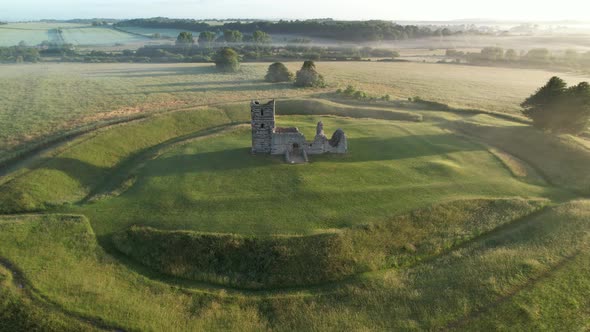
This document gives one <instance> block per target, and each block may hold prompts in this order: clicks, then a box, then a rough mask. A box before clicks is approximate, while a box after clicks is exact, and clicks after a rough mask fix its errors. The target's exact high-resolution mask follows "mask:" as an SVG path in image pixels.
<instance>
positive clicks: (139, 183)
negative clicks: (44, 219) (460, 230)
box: [0, 116, 557, 235]
mask: <svg viewBox="0 0 590 332" xmlns="http://www.w3.org/2000/svg"><path fill="white" fill-rule="evenodd" d="M318 119H320V118H319V117H314V116H282V117H280V118H279V119H278V121H279V123H280V124H281V125H289V126H291V125H292V126H297V127H299V128H300V129H301V130H303V132H304V133H305V134H306V135H307V137H313V133H315V130H314V128H315V123H316V122H317V120H318ZM321 119H322V120H323V122H324V126H325V128H326V131H327V132H328V134H329V132H330V131H331V130H335V129H336V128H342V129H344V131H345V132H346V133H347V134H348V135H349V137H350V139H349V148H350V153H349V154H347V155H344V156H342V155H332V156H330V155H326V156H312V157H311V160H312V163H310V164H308V165H302V166H297V165H296V166H292V165H287V164H285V163H284V162H283V161H282V158H281V157H271V156H255V157H253V156H251V155H250V154H249V146H250V136H249V135H250V134H249V132H250V131H249V130H248V129H247V128H237V129H236V130H234V131H232V132H229V133H226V134H225V135H223V136H220V137H211V138H204V139H201V140H197V141H191V142H188V143H187V144H184V145H179V146H175V147H173V148H171V149H169V150H167V151H164V152H163V153H162V154H161V155H159V156H158V158H156V159H154V160H148V161H146V162H145V164H144V165H143V167H142V168H141V169H139V170H138V171H136V172H135V173H133V174H130V177H133V178H135V179H136V181H135V183H134V185H133V186H132V187H131V188H130V189H129V190H127V191H126V192H125V193H123V194H122V195H121V196H118V197H114V198H111V199H107V200H102V201H98V202H95V203H93V204H89V205H85V206H81V207H80V208H76V209H75V211H77V213H82V214H85V215H88V216H89V218H90V220H91V222H92V223H93V226H94V227H95V231H96V232H97V233H98V234H100V235H103V234H109V233H111V232H114V231H117V230H120V229H122V228H125V227H127V226H128V225H131V224H142V225H149V226H154V227H158V228H164V229H192V230H199V231H206V232H222V233H224V232H232V233H241V234H288V233H290V234H293V233H294V234H310V233H314V232H317V231H321V230H325V229H332V228H344V227H349V226H352V225H358V224H366V223H371V222H376V221H383V220H387V219H388V218H391V217H392V216H394V215H397V214H399V213H403V212H407V211H409V210H412V209H415V208H419V207H425V206H428V205H430V204H433V203H437V202H441V201H448V200H454V199H461V198H470V197H471V198H473V197H476V198H478V197H504V196H522V197H539V196H541V197H542V196H553V195H554V194H557V193H556V192H554V191H553V190H552V189H551V188H548V187H541V186H535V185H530V184H527V183H524V182H521V181H519V180H518V179H516V178H514V177H512V176H511V174H510V172H509V171H508V170H507V169H506V168H505V167H503V164H502V163H501V162H500V161H499V160H498V159H497V158H495V157H494V156H493V155H491V154H490V153H488V151H487V150H486V149H485V148H483V147H482V146H479V145H477V144H473V143H470V142H467V141H465V140H464V139H463V138H461V137H459V136H455V135H453V134H451V133H448V132H446V131H444V130H441V129H439V128H437V127H436V126H433V125H432V124H428V123H414V122H409V123H408V122H392V121H383V120H371V119H362V120H350V119H346V118H336V117H323V118H321ZM0 188H1V187H0ZM7 195H13V194H12V193H10V192H7Z"/></svg>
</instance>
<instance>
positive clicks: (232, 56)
mask: <svg viewBox="0 0 590 332" xmlns="http://www.w3.org/2000/svg"><path fill="white" fill-rule="evenodd" d="M214 60H215V66H216V67H217V69H219V70H220V71H222V72H226V73H231V72H236V71H238V70H239V69H240V56H239V55H238V53H237V52H236V51H235V50H234V49H233V48H230V47H224V48H222V49H220V50H219V51H217V53H216V54H215V57H214Z"/></svg>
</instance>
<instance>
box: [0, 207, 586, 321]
mask: <svg viewBox="0 0 590 332" xmlns="http://www.w3.org/2000/svg"><path fill="white" fill-rule="evenodd" d="M0 229H1V232H0V240H1V242H2V243H3V245H2V246H1V247H0V256H2V257H5V258H8V259H10V260H12V261H16V262H19V263H18V266H19V268H20V269H21V270H22V271H24V273H25V275H26V276H27V277H28V278H29V279H30V281H31V283H32V285H34V286H35V287H36V288H37V289H38V291H39V292H40V293H42V294H44V295H46V296H48V297H49V298H51V299H52V300H53V301H55V302H56V303H57V304H58V305H59V306H61V307H62V308H63V310H65V311H69V312H77V313H79V314H85V315H91V316H93V317H94V316H98V317H101V318H103V319H104V320H105V321H106V322H112V323H113V324H116V325H119V326H122V327H125V328H140V329H156V330H158V329H162V328H164V327H165V328H166V329H167V330H186V329H191V328H192V329H195V328H196V329H203V328H204V329H240V330H260V329H267V328H272V329H276V330H308V329H311V328H313V329H319V330H327V329H330V330H342V329H385V328H387V329H440V328H445V327H453V326H463V324H471V323H472V322H473V324H480V323H479V322H478V321H472V319H473V318H477V317H476V315H474V314H475V313H477V312H490V313H493V311H488V310H496V308H503V307H501V306H497V303H499V301H500V303H507V304H509V303H510V298H513V299H516V298H518V297H519V296H522V297H523V298H525V299H526V298H531V299H532V298H533V297H534V294H530V293H529V292H528V291H527V289H533V290H534V289H537V290H539V292H551V289H552V285H551V284H545V285H544V284H543V283H542V282H540V283H537V284H536V285H535V286H534V287H533V288H530V287H529V286H530V285H531V283H530V280H531V279H532V280H534V279H535V278H540V277H542V276H544V275H547V273H549V272H550V271H552V270H553V269H555V268H558V267H559V266H560V264H563V263H562V262H564V261H568V260H569V259H570V257H576V256H575V255H576V253H578V252H585V251H587V250H588V249H589V248H590V238H589V237H588V231H590V204H589V203H588V201H578V202H572V203H568V204H564V205H561V206H558V207H555V208H551V209H549V210H548V211H546V212H545V213H542V214H540V215H537V216H535V217H534V218H530V219H527V220H523V221H521V222H518V223H516V224H514V225H511V226H510V227H507V228H503V229H501V230H500V231H498V232H494V233H493V234H491V235H489V236H486V237H483V238H482V239H480V240H479V241H477V242H473V243H469V244H467V245H465V246H463V247H461V248H459V249H456V250H453V251H451V252H449V253H447V254H444V255H441V256H440V257H438V258H436V259H434V260H430V261H427V262H424V263H422V264H419V265H417V266H414V267H411V268H408V269H392V270H386V271H383V272H378V273H372V274H368V275H365V276H363V277H360V278H357V279H354V280H350V281H348V282H346V283H344V284H341V285H337V286H333V287H329V288H326V289H325V290H329V292H323V290H322V289H310V290H307V291H301V292H286V293H256V294H248V293H235V292H230V293H227V292H225V291H212V293H210V294H209V295H207V294H206V293H202V292H199V291H197V289H192V290H191V288H190V287H188V288H186V289H185V290H182V289H178V288H176V287H170V286H169V285H165V284H161V283H159V282H155V281H150V280H148V279H146V278H144V277H141V276H140V275H138V274H136V273H135V272H132V271H130V270H129V269H127V267H126V266H123V265H120V263H117V262H116V261H113V260H112V259H110V258H109V257H108V256H106V255H105V254H104V253H102V251H101V249H100V247H98V246H97V245H96V243H95V242H94V240H93V234H92V233H91V231H90V228H89V225H88V224H87V223H86V222H85V221H84V219H81V220H80V219H77V220H76V219H72V218H68V219H66V220H63V218H56V217H51V216H47V217H43V218H35V217H28V216H20V217H11V218H9V219H6V218H5V220H4V221H2V222H0ZM583 255H585V254H583ZM583 257H585V256H580V258H579V259H580V260H582V262H584V260H583ZM572 262H574V263H575V262H577V258H574V260H573V261H572ZM565 266H567V265H565ZM557 271H559V270H557ZM553 278H555V280H557V281H558V282H559V283H560V284H562V283H563V286H562V287H564V288H567V287H568V286H571V287H582V288H578V289H583V287H585V286H584V283H583V282H581V281H579V280H576V279H572V278H569V277H568V275H564V274H563V273H561V274H560V273H559V272H558V273H556V274H553ZM545 280H549V279H545ZM441 285H444V287H441ZM523 289H524V290H525V291H522V292H520V291H521V290H523ZM519 292H520V293H519ZM515 294H516V295H515ZM578 295H579V294H573V295H571V296H568V297H567V299H569V300H567V299H565V301H573V300H574V299H575V298H576V297H577V296H578ZM562 296H567V294H563V295H562ZM506 299H508V301H506ZM554 303H555V302H553V301H550V300H542V301H538V302H535V305H536V311H534V312H533V313H534V314H533V315H528V316H527V315H518V314H517V316H516V318H517V319H518V323H519V324H520V325H519V326H521V327H522V328H523V329H532V328H534V327H539V326H541V327H542V326H551V325H550V324H552V322H554V321H555V319H556V318H555V316H554V315H553V313H552V311H553V309H552V306H553V305H554ZM569 303H571V302H569ZM584 306H585V304H581V305H580V306H578V310H577V311H575V310H574V311H571V312H575V314H576V315H578V316H577V317H578V318H579V319H578V320H573V321H571V322H570V323H571V324H572V325H574V324H582V325H581V326H580V325H579V327H580V328H581V327H582V326H584V324H586V323H584V322H587V320H588V319H589V318H590V317H589V316H588V311H587V310H584ZM566 308H572V307H571V306H566ZM574 309H575V308H574ZM507 310H508V314H512V313H513V312H512V310H511V308H507ZM479 317H482V316H479ZM503 317H504V315H500V316H499V317H497V316H494V315H493V314H491V315H489V316H484V317H483V318H486V319H488V321H487V322H484V323H485V324H502V323H503ZM484 323H481V325H475V326H489V325H484Z"/></svg>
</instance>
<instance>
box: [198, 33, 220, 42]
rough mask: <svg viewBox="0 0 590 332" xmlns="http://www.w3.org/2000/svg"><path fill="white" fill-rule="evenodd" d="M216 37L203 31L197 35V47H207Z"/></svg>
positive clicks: (214, 34)
mask: <svg viewBox="0 0 590 332" xmlns="http://www.w3.org/2000/svg"><path fill="white" fill-rule="evenodd" d="M215 37H217V34H216V33H215V32H211V31H203V32H201V33H200V34H199V45H208V44H210V43H212V42H213V41H214V40H215Z"/></svg>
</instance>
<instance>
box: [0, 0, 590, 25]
mask: <svg viewBox="0 0 590 332" xmlns="http://www.w3.org/2000/svg"><path fill="white" fill-rule="evenodd" d="M155 16H166V17H174V18H195V19H207V18H260V19H277V18H284V19H308V18H326V17H330V18H334V19H345V20H356V19H385V20H423V21H432V20H441V21H442V20H455V19H473V18H481V19H498V20H518V21H547V20H550V21H554V20H555V21H556V20H579V21H588V20H590V0H560V1H548V0H486V1H477V0H405V1H398V0H389V1H387V0H362V1H358V0H356V1H354V0H353V1H345V0H339V1H336V0H297V1H295V0H291V1H286V0H251V1H238V0H192V1H191V0H169V1H164V0H102V1H99V0H50V1H49V0H45V1H44V0H0V20H35V19H42V18H45V19H70V18H95V17H103V18H138V17H155Z"/></svg>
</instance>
